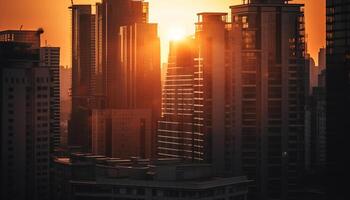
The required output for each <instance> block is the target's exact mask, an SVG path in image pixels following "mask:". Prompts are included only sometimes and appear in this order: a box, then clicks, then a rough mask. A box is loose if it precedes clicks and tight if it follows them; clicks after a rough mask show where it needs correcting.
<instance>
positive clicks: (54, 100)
mask: <svg viewBox="0 0 350 200" xmlns="http://www.w3.org/2000/svg"><path fill="white" fill-rule="evenodd" d="M40 65H41V66H42V67H47V68H49V70H50V77H51V79H50V81H51V86H50V87H51V89H50V97H51V99H50V119H51V120H50V134H51V139H50V142H51V145H50V148H51V151H52V152H53V150H54V148H57V147H58V146H59V145H60V143H61V142H60V139H61V138H60V137H61V128H60V119H61V118H60V116H61V112H60V48H59V47H41V48H40Z"/></svg>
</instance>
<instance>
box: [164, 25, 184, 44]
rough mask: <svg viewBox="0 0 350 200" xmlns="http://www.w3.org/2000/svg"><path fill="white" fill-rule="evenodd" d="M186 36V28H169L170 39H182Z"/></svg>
mask: <svg viewBox="0 0 350 200" xmlns="http://www.w3.org/2000/svg"><path fill="white" fill-rule="evenodd" d="M185 36H186V31H185V29H183V28H180V27H173V28H171V29H169V31H168V39H169V40H170V41H177V40H181V39H182V38H184V37H185Z"/></svg>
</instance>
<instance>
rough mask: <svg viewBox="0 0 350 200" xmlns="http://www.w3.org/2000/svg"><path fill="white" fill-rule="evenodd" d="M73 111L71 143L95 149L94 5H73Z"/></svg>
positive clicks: (70, 127) (85, 149)
mask: <svg viewBox="0 0 350 200" xmlns="http://www.w3.org/2000/svg"><path fill="white" fill-rule="evenodd" d="M70 9H71V10H72V111H71V119H70V122H69V133H68V145H70V146H80V147H82V150H84V151H90V150H91V142H90V140H91V126H90V123H89V120H90V113H91V112H90V111H89V109H90V108H91V107H92V106H93V104H92V102H93V98H92V88H93V86H92V85H93V81H94V76H92V73H93V72H94V70H95V50H94V48H95V40H94V38H95V15H93V14H91V13H92V11H91V5H72V6H71V7H70Z"/></svg>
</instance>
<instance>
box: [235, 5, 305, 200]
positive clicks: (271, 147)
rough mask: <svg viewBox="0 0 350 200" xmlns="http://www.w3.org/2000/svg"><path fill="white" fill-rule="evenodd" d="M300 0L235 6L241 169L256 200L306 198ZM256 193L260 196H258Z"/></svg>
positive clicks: (238, 160) (237, 169)
mask: <svg viewBox="0 0 350 200" xmlns="http://www.w3.org/2000/svg"><path fill="white" fill-rule="evenodd" d="M302 7H303V5H301V4H289V3H288V2H287V1H284V0H265V1H264V0H254V1H253V0H251V1H248V2H247V3H246V4H243V5H237V6H232V7H231V10H232V29H233V35H234V37H233V39H232V40H233V41H232V43H233V48H232V53H233V55H232V56H233V67H232V68H233V72H232V76H233V78H232V79H233V86H232V90H233V99H232V102H233V106H232V115H233V116H232V130H233V133H232V134H233V136H234V147H235V149H234V151H235V153H234V162H233V163H234V171H235V173H243V174H245V175H247V176H248V177H249V178H250V179H252V180H255V183H254V184H253V187H252V188H251V190H250V191H251V195H252V198H253V199H254V198H255V199H300V198H301V195H302V193H301V187H302V182H301V178H302V176H303V171H304V168H305V144H304V137H305V124H304V123H305V110H304V109H305V105H306V96H307V95H308V94H307V88H306V87H305V82H306V81H307V80H308V75H307V73H305V72H306V71H305V38H304V37H305V28H304V13H303V10H302ZM254 195H256V196H254Z"/></svg>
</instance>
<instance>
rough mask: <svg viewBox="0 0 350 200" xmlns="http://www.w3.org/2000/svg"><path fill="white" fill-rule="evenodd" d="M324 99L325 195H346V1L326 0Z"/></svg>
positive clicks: (349, 52) (349, 97)
mask: <svg viewBox="0 0 350 200" xmlns="http://www.w3.org/2000/svg"><path fill="white" fill-rule="evenodd" d="M326 62H327V66H326V93H327V94H326V95H327V97H326V101H327V109H326V112H327V114H326V115H327V117H326V118H327V125H326V127H327V176H328V179H327V180H326V183H327V186H326V187H327V188H328V189H329V194H328V199H332V198H333V199H345V198H346V196H347V194H345V191H346V188H345V185H342V184H341V185H334V184H332V182H334V181H339V182H341V181H345V177H347V176H346V175H348V174H349V170H348V168H347V165H346V164H345V163H346V161H347V160H348V159H345V158H344V156H343V155H344V152H347V151H348V148H347V146H348V144H347V143H348V140H346V139H345V138H347V135H348V133H350V126H349V113H350V104H349V102H350V7H349V1H347V0H338V1H331V0H327V49H326Z"/></svg>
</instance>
